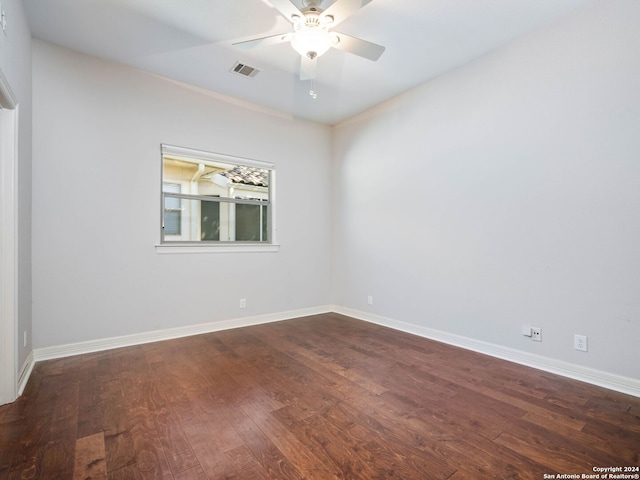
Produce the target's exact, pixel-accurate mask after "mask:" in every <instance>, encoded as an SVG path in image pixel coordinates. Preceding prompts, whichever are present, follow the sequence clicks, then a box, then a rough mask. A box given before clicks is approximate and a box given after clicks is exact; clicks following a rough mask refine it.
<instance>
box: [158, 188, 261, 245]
mask: <svg viewBox="0 0 640 480" xmlns="http://www.w3.org/2000/svg"><path fill="white" fill-rule="evenodd" d="M181 202H182V208H181V211H180V212H179V213H180V217H178V218H179V220H177V221H179V222H180V228H179V229H178V228H175V229H174V230H172V229H170V228H169V227H168V222H169V221H170V220H169V219H170V217H169V216H168V212H165V228H164V240H168V241H174V242H201V241H208V242H211V241H213V242H218V241H220V242H234V241H237V242H268V241H269V238H268V234H267V233H268V230H267V218H266V217H267V213H268V207H267V206H266V205H245V204H241V203H231V202H225V201H220V202H217V201H206V200H201V199H198V200H191V199H186V198H183V199H181ZM169 232H175V233H169Z"/></svg>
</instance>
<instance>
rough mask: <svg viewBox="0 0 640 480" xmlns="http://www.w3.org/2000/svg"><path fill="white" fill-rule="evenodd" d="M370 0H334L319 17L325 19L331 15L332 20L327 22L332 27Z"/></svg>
mask: <svg viewBox="0 0 640 480" xmlns="http://www.w3.org/2000/svg"><path fill="white" fill-rule="evenodd" d="M371 1H372V0H336V1H335V2H334V3H333V4H332V5H330V6H329V8H327V9H326V10H325V11H324V12H322V13H321V14H320V19H321V20H322V19H325V18H327V17H328V16H329V17H333V21H331V22H330V23H329V22H327V23H328V24H329V25H330V26H331V27H333V26H335V25H337V24H339V23H340V22H342V21H344V20H346V19H347V17H348V16H349V15H351V14H352V13H354V12H357V11H358V10H360V9H361V8H362V7H364V6H365V5H366V4H367V3H369V2H371Z"/></svg>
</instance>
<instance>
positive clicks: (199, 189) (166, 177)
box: [162, 146, 272, 242]
mask: <svg viewBox="0 0 640 480" xmlns="http://www.w3.org/2000/svg"><path fill="white" fill-rule="evenodd" d="M165 148H166V147H165V146H163V152H164V153H163V157H162V162H163V163H162V165H163V168H162V179H163V191H164V192H165V195H164V230H163V238H162V241H163V242H234V241H237V242H269V241H270V235H269V229H270V228H271V222H270V221H269V214H270V207H269V204H270V201H271V198H270V185H269V184H270V181H271V175H272V170H271V169H270V168H261V167H259V166H249V165H242V164H239V163H227V162H224V161H222V160H220V161H218V160H217V158H218V157H216V156H215V155H214V154H211V155H210V156H205V157H204V158H206V159H203V158H202V157H203V156H202V155H199V156H198V155H195V156H196V157H197V158H188V157H187V156H186V154H184V155H183V152H187V153H188V152H191V151H188V150H187V149H177V150H178V153H179V154H177V153H176V154H174V152H176V150H173V151H171V152H170V153H169V152H168V151H167V150H165ZM199 153H202V152H199ZM221 157H223V158H224V159H228V158H232V157H226V156H221ZM250 163H251V165H257V164H259V163H260V162H256V161H251V162H250ZM172 193H173V194H180V196H179V197H177V196H171V195H170V194H172ZM167 194H169V195H167ZM189 197H194V198H189ZM205 197H206V198H205Z"/></svg>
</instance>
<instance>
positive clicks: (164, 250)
mask: <svg viewBox="0 0 640 480" xmlns="http://www.w3.org/2000/svg"><path fill="white" fill-rule="evenodd" d="M278 250H280V245H276V244H272V243H270V244H268V245H258V244H255V245H248V244H246V243H241V244H237V245H235V244H224V245H191V244H190V245H184V244H182V245H166V244H164V245H156V253H160V254H174V253H179V254H182V253H267V252H277V251H278Z"/></svg>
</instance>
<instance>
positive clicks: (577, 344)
mask: <svg viewBox="0 0 640 480" xmlns="http://www.w3.org/2000/svg"><path fill="white" fill-rule="evenodd" d="M573 348H575V349H576V350H580V351H581V352H586V351H587V336H586V335H577V334H576V335H574V336H573Z"/></svg>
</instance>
